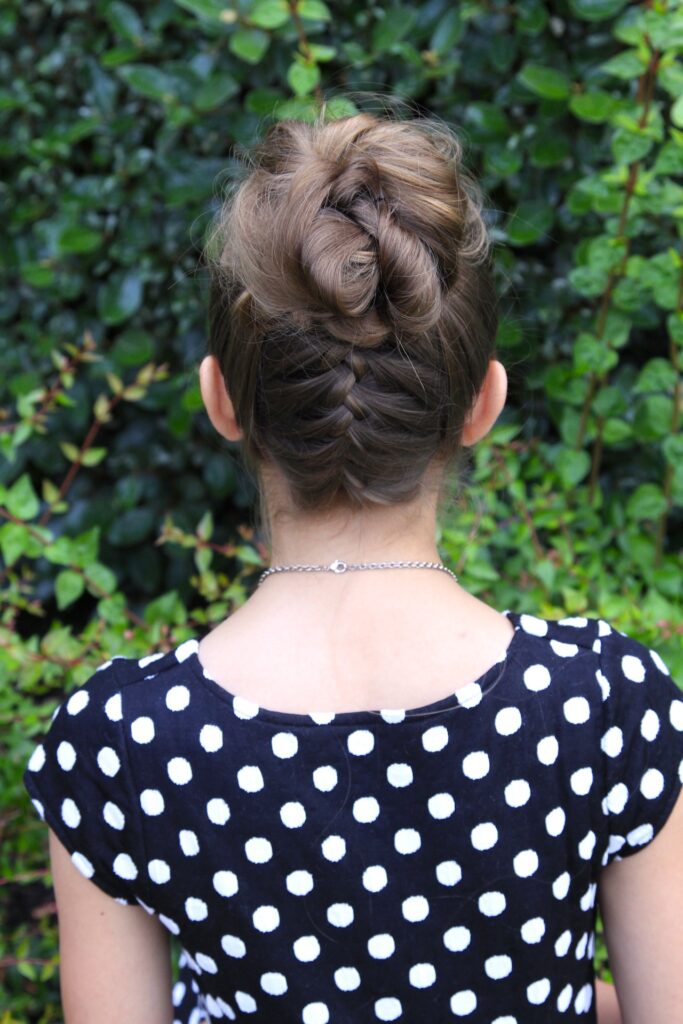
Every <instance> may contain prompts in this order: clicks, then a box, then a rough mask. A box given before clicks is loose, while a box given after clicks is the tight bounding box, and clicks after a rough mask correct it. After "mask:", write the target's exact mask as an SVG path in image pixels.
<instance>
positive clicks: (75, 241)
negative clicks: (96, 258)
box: [57, 224, 103, 255]
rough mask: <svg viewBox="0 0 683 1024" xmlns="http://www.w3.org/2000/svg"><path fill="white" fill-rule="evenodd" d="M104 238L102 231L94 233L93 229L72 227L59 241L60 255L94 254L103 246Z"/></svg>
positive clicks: (65, 230) (64, 231) (66, 230)
mask: <svg viewBox="0 0 683 1024" xmlns="http://www.w3.org/2000/svg"><path fill="white" fill-rule="evenodd" d="M102 241H103V237H102V233H101V232H100V231H93V229H92V228H86V227H78V226H77V225H75V224H74V225H70V226H69V227H67V228H64V230H63V231H62V232H61V234H60V235H59V237H58V239H57V248H58V250H59V252H60V253H63V254H64V255H68V254H70V253H85V252H94V251H95V249H99V247H100V246H101V245H102Z"/></svg>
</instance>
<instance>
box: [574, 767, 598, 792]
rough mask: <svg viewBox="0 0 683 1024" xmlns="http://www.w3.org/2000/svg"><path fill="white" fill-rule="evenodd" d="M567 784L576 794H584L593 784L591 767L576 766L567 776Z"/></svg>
mask: <svg viewBox="0 0 683 1024" xmlns="http://www.w3.org/2000/svg"><path fill="white" fill-rule="evenodd" d="M569 784H570V786H571V787H572V789H573V791H574V792H575V793H576V795H577V796H585V795H586V794H587V793H589V792H590V788H591V786H592V785H593V769H592V768H578V769H577V770H576V771H575V772H572V774H571V775H570V776H569Z"/></svg>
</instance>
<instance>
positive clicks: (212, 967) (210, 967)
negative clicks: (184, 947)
mask: <svg viewBox="0 0 683 1024" xmlns="http://www.w3.org/2000/svg"><path fill="white" fill-rule="evenodd" d="M195 960H196V962H197V964H198V965H199V966H200V967H201V969H202V970H203V971H206V973H207V974H217V973H218V964H217V963H216V961H215V960H214V959H213V957H211V956H208V955H207V954H206V953H197V954H196V956H195ZM206 998H207V1003H208V1001H209V999H211V998H212V997H211V996H207V997H206ZM213 1001H214V1003H215V1000H213Z"/></svg>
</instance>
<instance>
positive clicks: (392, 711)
mask: <svg viewBox="0 0 683 1024" xmlns="http://www.w3.org/2000/svg"><path fill="white" fill-rule="evenodd" d="M380 716H381V717H382V718H383V719H384V721H385V722H386V723H387V725H397V724H398V723H399V722H403V721H404V719H405V717H406V713H405V710H404V708H382V710H381V711H380Z"/></svg>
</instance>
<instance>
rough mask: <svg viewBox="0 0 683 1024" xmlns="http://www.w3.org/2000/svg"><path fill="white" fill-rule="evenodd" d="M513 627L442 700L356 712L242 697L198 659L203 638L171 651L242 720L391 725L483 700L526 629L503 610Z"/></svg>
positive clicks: (281, 723)
mask: <svg viewBox="0 0 683 1024" xmlns="http://www.w3.org/2000/svg"><path fill="white" fill-rule="evenodd" d="M501 614H502V615H505V616H506V618H508V619H509V621H510V622H511V623H512V625H513V626H514V633H513V634H512V637H511V638H510V642H509V644H508V646H507V647H506V648H505V650H504V651H503V652H502V653H501V657H500V658H499V659H498V660H497V661H496V662H495V663H494V664H493V665H491V667H490V668H488V669H487V670H486V671H485V672H484V673H483V674H482V675H481V676H479V677H478V678H477V679H475V680H473V681H472V682H470V683H466V684H465V685H464V686H461V687H459V688H458V689H457V690H455V691H453V692H452V693H450V694H447V695H446V696H445V697H442V698H440V699H439V700H436V701H432V702H431V703H429V704H422V705H419V706H418V707H412V708H380V709H377V710H369V709H359V710H353V711H325V710H311V711H308V712H296V711H278V710H276V709H274V708H267V707H264V706H263V705H260V704H258V703H256V702H255V701H253V700H251V699H249V698H247V697H242V696H240V695H238V694H235V693H233V692H231V691H230V690H227V689H226V688H225V686H223V685H222V683H219V682H218V681H217V680H216V679H214V678H213V677H212V676H211V675H209V673H208V672H207V671H206V669H205V668H204V665H203V664H202V662H201V661H200V659H199V654H198V649H199V643H200V639H201V638H197V637H192V638H190V639H189V640H185V641H184V642H183V643H182V644H180V646H179V647H177V648H176V649H175V650H174V651H173V652H171V653H172V655H174V656H175V658H176V660H177V661H178V662H182V663H183V664H184V666H185V667H186V668H187V669H189V670H190V671H191V672H192V674H193V675H194V677H195V678H196V679H197V680H198V681H199V682H200V683H201V684H202V685H203V686H204V687H205V688H206V690H208V692H210V693H212V694H213V695H214V696H215V697H217V698H218V699H219V700H221V701H223V702H224V703H227V704H229V705H231V706H232V709H233V712H234V713H235V715H236V716H237V717H238V718H241V719H245V720H246V719H255V720H260V721H263V722H269V723H271V724H273V725H279V726H286V725H289V726H292V727H299V726H304V725H305V726H311V725H317V726H323V725H372V724H377V723H378V722H386V723H388V724H398V723H405V722H408V721H418V722H429V720H430V718H432V717H434V716H437V715H440V714H443V713H444V712H448V711H452V710H457V709H459V708H471V707H475V706H476V705H477V704H479V703H480V701H481V700H482V698H483V696H484V695H485V694H486V693H487V692H488V691H489V690H491V689H492V688H493V687H494V686H495V685H496V684H497V683H498V682H499V681H500V679H501V678H502V676H503V675H504V674H505V672H506V670H507V669H508V667H509V665H510V663H511V661H512V660H513V658H514V656H515V654H516V650H517V646H518V644H519V638H520V635H521V633H522V632H523V631H522V629H521V625H520V618H521V615H520V613H518V612H512V611H510V610H508V609H506V610H505V611H503V612H502V613H501Z"/></svg>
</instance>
